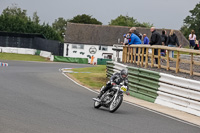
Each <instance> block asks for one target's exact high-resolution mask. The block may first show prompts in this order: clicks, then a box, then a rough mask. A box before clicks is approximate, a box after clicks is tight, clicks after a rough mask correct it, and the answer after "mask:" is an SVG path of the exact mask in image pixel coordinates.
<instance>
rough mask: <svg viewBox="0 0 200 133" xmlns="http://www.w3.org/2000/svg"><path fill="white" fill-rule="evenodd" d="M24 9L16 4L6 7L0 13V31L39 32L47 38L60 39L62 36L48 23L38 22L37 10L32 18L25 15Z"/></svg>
mask: <svg viewBox="0 0 200 133" xmlns="http://www.w3.org/2000/svg"><path fill="white" fill-rule="evenodd" d="M26 12H27V11H26V10H22V9H21V8H18V7H17V6H16V5H13V6H12V7H7V8H6V9H4V10H3V12H2V14H1V15H0V31H6V32H17V33H39V34H43V35H44V36H45V37H46V38H47V39H52V40H59V41H62V40H63V39H62V37H61V36H60V35H59V34H58V33H57V32H56V30H54V29H53V28H52V27H51V26H49V25H48V24H45V23H43V25H40V24H39V21H40V20H39V17H38V16H37V12H34V14H33V18H32V20H31V18H30V17H28V16H27V14H26Z"/></svg>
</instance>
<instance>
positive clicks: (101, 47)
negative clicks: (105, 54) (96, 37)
mask: <svg viewBox="0 0 200 133" xmlns="http://www.w3.org/2000/svg"><path fill="white" fill-rule="evenodd" d="M99 50H102V51H108V46H99Z"/></svg>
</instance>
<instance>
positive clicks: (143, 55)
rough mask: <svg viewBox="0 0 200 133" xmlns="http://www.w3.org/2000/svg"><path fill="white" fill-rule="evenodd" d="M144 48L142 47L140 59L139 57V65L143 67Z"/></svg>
mask: <svg viewBox="0 0 200 133" xmlns="http://www.w3.org/2000/svg"><path fill="white" fill-rule="evenodd" d="M144 49H145V48H142V59H141V66H142V67H143V62H144Z"/></svg>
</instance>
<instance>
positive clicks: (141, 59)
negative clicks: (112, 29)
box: [118, 45, 200, 76]
mask: <svg viewBox="0 0 200 133" xmlns="http://www.w3.org/2000/svg"><path fill="white" fill-rule="evenodd" d="M118 47H119V46H118ZM121 47H123V57H122V62H123V63H134V64H137V65H138V66H139V65H140V66H141V67H145V68H147V67H148V66H150V67H157V68H158V69H160V68H164V69H166V70H174V71H175V72H176V73H178V72H183V73H188V74H190V75H197V76H200V73H199V72H195V71H194V69H193V68H194V65H198V66H200V62H198V61H195V60H194V55H195V54H197V55H200V51H199V50H192V49H186V48H176V47H167V46H160V45H154V46H150V45H131V46H121ZM149 49H151V50H152V52H151V53H150V52H149ZM156 49H157V50H158V55H155V54H154V51H155V50H156ZM161 49H163V50H166V55H165V56H161ZM170 51H174V52H175V51H176V56H175V57H174V58H172V57H170V56H169V53H170ZM181 52H184V53H186V54H189V55H190V56H191V58H190V60H187V59H180V53H181ZM155 58H157V59H158V63H157V64H156V63H155V62H154V59H155ZM162 59H164V60H165V62H166V63H165V64H164V63H161V60H162ZM170 61H174V62H176V64H175V67H173V66H170ZM181 63H186V64H189V65H190V67H189V68H190V69H189V70H186V69H181V67H180V66H181V65H180V64H181Z"/></svg>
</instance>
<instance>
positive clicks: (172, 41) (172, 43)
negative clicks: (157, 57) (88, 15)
mask: <svg viewBox="0 0 200 133" xmlns="http://www.w3.org/2000/svg"><path fill="white" fill-rule="evenodd" d="M167 45H168V47H176V46H178V47H179V41H178V38H177V36H176V34H175V33H174V30H171V31H170V33H169V36H168V38H167ZM169 55H172V56H171V57H173V58H174V51H170V53H169Z"/></svg>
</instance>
